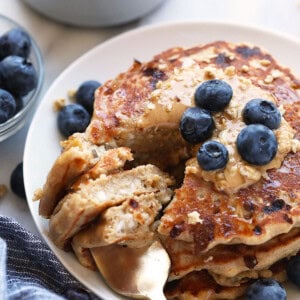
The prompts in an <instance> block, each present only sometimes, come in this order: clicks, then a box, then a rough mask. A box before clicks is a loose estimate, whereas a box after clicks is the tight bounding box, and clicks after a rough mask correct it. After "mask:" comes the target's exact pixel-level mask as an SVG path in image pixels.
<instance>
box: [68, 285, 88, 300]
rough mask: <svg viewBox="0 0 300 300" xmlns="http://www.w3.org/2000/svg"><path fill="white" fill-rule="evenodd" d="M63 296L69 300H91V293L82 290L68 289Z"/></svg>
mask: <svg viewBox="0 0 300 300" xmlns="http://www.w3.org/2000/svg"><path fill="white" fill-rule="evenodd" d="M63 296H64V297H65V298H66V299H67V300H90V299H91V298H90V295H89V293H88V292H87V291H86V290H84V289H81V288H73V289H67V290H66V291H64V293H63Z"/></svg>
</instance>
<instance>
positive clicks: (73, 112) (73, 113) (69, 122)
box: [57, 104, 91, 137]
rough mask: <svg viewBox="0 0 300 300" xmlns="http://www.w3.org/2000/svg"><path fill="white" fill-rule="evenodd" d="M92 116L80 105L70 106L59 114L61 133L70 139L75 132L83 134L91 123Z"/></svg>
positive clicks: (58, 121)
mask: <svg viewBox="0 0 300 300" xmlns="http://www.w3.org/2000/svg"><path fill="white" fill-rule="evenodd" d="M90 119H91V116H90V114H89V113H88V112H87V110H86V109H85V108H84V107H83V106H81V105H80V104H68V105H66V106H64V107H63V108H62V110H60V111H59V113H58V118H57V125H58V129H59V131H60V132H61V133H62V134H63V135H64V136H65V137H69V136H70V135H72V134H73V133H75V132H83V131H85V129H86V128H87V126H88V125H89V123H90Z"/></svg>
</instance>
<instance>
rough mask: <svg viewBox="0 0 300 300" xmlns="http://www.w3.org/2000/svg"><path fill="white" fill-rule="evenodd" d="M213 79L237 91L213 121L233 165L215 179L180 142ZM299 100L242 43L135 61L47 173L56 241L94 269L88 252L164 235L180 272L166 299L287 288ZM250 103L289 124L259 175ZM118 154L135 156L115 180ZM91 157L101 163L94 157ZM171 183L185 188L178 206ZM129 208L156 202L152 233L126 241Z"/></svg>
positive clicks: (295, 222) (297, 214)
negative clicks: (248, 119)
mask: <svg viewBox="0 0 300 300" xmlns="http://www.w3.org/2000/svg"><path fill="white" fill-rule="evenodd" d="M210 79H219V80H223V81H225V82H226V83H228V84H229V85H230V86H231V87H232V90H233V97H232V99H231V101H230V103H229V104H228V106H227V107H226V108H225V109H224V111H223V112H219V113H214V114H213V119H214V123H215V129H214V132H213V135H212V139H214V140H217V141H220V142H221V143H223V144H224V145H225V146H226V148H227V149H228V152H229V159H228V163H227V165H226V166H225V167H224V168H223V169H220V170H216V171H205V170H203V169H202V168H201V167H200V166H199V165H198V163H197V160H196V153H197V151H198V149H199V147H200V146H201V144H196V145H195V144H190V143H188V142H187V141H185V140H184V139H183V137H182V135H181V133H180V130H179V123H180V119H181V116H182V114H183V112H185V110H186V109H187V108H189V107H194V106H195V99H194V94H195V90H196V89H197V87H198V86H199V85H200V84H201V83H203V82H205V81H207V80H210ZM299 89H300V81H299V79H297V77H296V76H295V75H294V74H293V73H292V71H291V70H290V69H288V68H286V67H283V66H281V65H280V64H279V63H278V62H277V61H276V60H275V59H274V58H273V57H272V55H271V54H270V53H268V52H267V51H266V50H264V49H262V48H259V47H257V46H254V45H250V44H246V43H242V44H233V43H229V42H225V41H217V42H213V43H210V44H205V45H200V46H195V47H192V48H181V47H175V48H171V49H169V50H166V51H164V52H162V53H160V54H158V55H156V56H155V57H154V58H153V59H152V60H151V61H149V62H139V61H138V60H135V61H134V63H133V65H132V66H131V68H129V70H127V71H126V72H124V73H121V74H119V75H118V76H116V78H115V79H112V80H108V81H107V82H106V83H104V84H103V85H102V86H101V87H99V88H98V89H97V90H96V93H95V104H94V114H93V116H92V120H91V123H90V125H89V126H88V128H87V130H86V132H85V133H83V134H81V135H74V136H73V137H70V138H69V140H67V141H65V142H64V145H65V149H64V151H63V153H62V155H61V156H60V157H59V158H58V159H57V160H56V162H55V163H54V165H53V167H52V170H50V173H49V175H48V178H47V181H46V184H45V186H44V188H43V191H42V197H40V214H41V215H42V216H44V217H47V218H49V217H50V237H51V238H52V240H53V241H54V242H55V243H56V245H57V246H59V247H60V248H65V247H66V246H69V245H70V243H71V241H72V247H73V251H74V252H75V254H76V255H77V257H78V260H79V261H80V262H81V263H82V264H83V265H85V266H87V267H90V268H95V264H94V261H93V258H92V256H91V253H90V250H89V249H96V248H97V247H99V246H104V245H110V244H125V245H127V244H128V245H129V246H132V247H139V246H140V245H142V244H143V242H145V240H146V239H147V238H150V239H152V237H153V234H155V235H158V237H159V238H161V240H162V241H163V242H164V243H165V247H166V250H167V251H168V253H169V255H170V257H171V260H172V266H171V273H170V277H169V282H168V283H167V285H166V289H165V293H166V296H167V297H168V298H169V299H175V298H176V299H224V298H226V299H235V298H236V297H238V296H241V295H242V294H243V293H244V292H245V290H246V288H247V287H248V286H249V284H251V282H253V280H254V279H256V278H260V277H265V276H271V277H272V278H278V279H280V280H283V279H284V278H285V276H284V274H285V272H284V267H285V264H286V259H287V258H288V257H289V256H291V255H295V253H297V252H298V251H299V250H300V245H299V240H300V237H299V227H300V205H299V203H300V186H299V182H300V141H299V139H300V121H299V120H300V96H299ZM254 98H261V99H266V100H268V101H271V102H273V103H274V105H275V106H276V107H277V108H278V109H279V111H280V114H281V123H280V126H279V127H278V128H277V129H275V130H274V134H275V136H276V139H277V142H278V151H277V153H276V155H275V157H274V158H273V159H272V160H271V162H269V163H268V164H266V165H263V166H254V165H250V164H249V163H247V162H246V161H245V160H243V159H242V157H241V156H240V155H239V153H238V151H237V148H236V138H237V135H238V133H239V132H240V131H241V130H242V129H243V128H244V127H245V126H246V125H245V123H244V121H243V118H242V110H243V108H244V106H245V105H246V103H248V101H250V100H251V99H254ZM78 139H79V141H80V142H79V144H80V146H78V145H77V143H78V142H77V140H78ZM74 141H75V142H74ZM82 141H83V142H82ZM82 145H83V146H82ZM120 147H124V149H127V150H128V151H129V150H130V151H131V153H132V156H130V155H128V154H126V155H123V156H122V157H123V158H120V160H119V162H120V164H118V167H117V168H115V169H114V168H112V169H109V168H108V169H107V166H104V167H99V164H101V163H99V161H100V160H101V156H102V155H103V153H107V152H108V151H111V150H108V149H115V150H116V151H118V150H117V149H121V148H120ZM73 148H75V150H73ZM93 149H96V151H100V152H101V151H103V153H102V154H97V155H94V154H95V150H93ZM72 151H74V154H73V152H72ZM68 153H71V154H70V155H68ZM86 153H89V154H88V155H87V156H83V160H82V161H80V166H77V164H75V161H76V159H77V158H79V157H81V156H82V154H86ZM108 156H110V154H109V155H108ZM132 158H133V159H132ZM73 160H74V163H73ZM128 161H130V162H128ZM125 162H126V165H125ZM182 166H183V167H182ZM68 168H71V169H74V170H68ZM60 169H62V170H63V171H64V172H66V170H68V171H67V172H66V174H67V176H65V177H63V180H62V177H60V178H54V177H55V175H56V174H57V170H60ZM169 174H171V175H174V176H175V177H176V179H177V182H176V187H177V188H176V189H175V191H174V196H173V197H172V199H171V194H172V191H171V189H172V188H173V187H174V181H173V179H172V178H171V176H170V175H169ZM178 174H179V175H178ZM149 176H150V178H152V179H151V180H150V182H149V181H148V180H147V177H148V178H149ZM154 178H156V179H154ZM181 178H183V180H181ZM61 181H62V183H61ZM137 181H138V183H137ZM52 187H55V188H54V189H53V191H52ZM124 190H126V193H123V191H124ZM161 193H162V194H163V198H165V197H166V198H168V200H171V201H170V203H169V204H167V206H166V207H165V208H164V205H165V204H166V202H168V201H165V200H164V201H162V200H159V199H157V198H156V197H157V196H158V195H161ZM99 195H100V196H101V195H105V197H102V196H101V197H99ZM104 198H105V199H104ZM131 199H134V200H135V201H137V202H138V200H139V201H141V203H143V205H142V207H141V210H143V209H144V208H147V204H151V203H152V201H154V203H155V205H154V206H153V207H152V208H153V210H152V213H151V218H149V222H146V223H144V224H145V227H144V226H142V225H141V224H139V225H138V226H136V227H135V226H134V227H135V229H134V230H131V228H129V227H126V226H125V227H126V230H124V231H123V232H120V231H119V230H118V228H119V224H120V220H122V215H124V216H126V214H127V213H128V211H130V214H131V215H130V220H136V219H135V217H136V215H135V213H134V211H133V210H130V207H129V206H128V203H130V200H131ZM146 199H148V200H146ZM102 200H103V201H102ZM144 200H145V201H146V202H145V201H144ZM146 203H147V204H146ZM162 208H164V209H163V211H161V210H162ZM154 220H156V221H157V222H155V224H158V227H156V226H155V227H153V224H154V223H153V221H154ZM133 223H134V222H133ZM137 223H138V222H136V223H134V224H135V225H137ZM154 228H155V229H157V231H153V229H154ZM139 240H140V241H139ZM277 276H278V277H277Z"/></svg>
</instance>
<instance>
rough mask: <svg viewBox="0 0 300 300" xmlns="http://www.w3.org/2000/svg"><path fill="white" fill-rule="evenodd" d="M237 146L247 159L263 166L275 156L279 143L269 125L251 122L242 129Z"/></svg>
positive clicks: (242, 155) (251, 162)
mask: <svg viewBox="0 0 300 300" xmlns="http://www.w3.org/2000/svg"><path fill="white" fill-rule="evenodd" d="M236 146H237V149H238V152H239V154H240V155H241V157H242V158H243V159H244V160H245V161H247V162H248V163H250V164H253V165H257V166H262V165H265V164H267V163H269V162H270V161H271V160H272V159H273V158H274V156H275V155H276V152H277V147H278V144H277V140H276V137H275V134H274V132H273V131H272V130H270V129H269V128H268V127H266V126H264V125H261V124H251V125H248V126H247V127H245V128H243V129H242V130H241V132H240V133H239V135H238V137H237V141H236Z"/></svg>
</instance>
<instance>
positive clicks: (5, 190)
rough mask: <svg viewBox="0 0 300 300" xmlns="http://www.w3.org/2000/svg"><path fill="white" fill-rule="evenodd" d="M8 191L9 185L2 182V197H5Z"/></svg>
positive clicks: (0, 193)
mask: <svg viewBox="0 0 300 300" xmlns="http://www.w3.org/2000/svg"><path fill="white" fill-rule="evenodd" d="M7 192H8V188H7V186H6V185H5V184H0V199H2V198H4V196H5V195H6V194H7Z"/></svg>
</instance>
